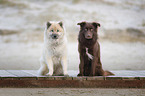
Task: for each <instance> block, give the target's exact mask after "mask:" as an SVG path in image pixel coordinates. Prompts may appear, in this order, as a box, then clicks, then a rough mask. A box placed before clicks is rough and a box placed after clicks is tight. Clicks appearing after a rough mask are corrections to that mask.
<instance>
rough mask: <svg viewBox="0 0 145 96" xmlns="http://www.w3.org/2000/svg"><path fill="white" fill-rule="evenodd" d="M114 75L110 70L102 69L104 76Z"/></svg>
mask: <svg viewBox="0 0 145 96" xmlns="http://www.w3.org/2000/svg"><path fill="white" fill-rule="evenodd" d="M109 75H115V74H113V73H112V72H110V71H104V76H109Z"/></svg>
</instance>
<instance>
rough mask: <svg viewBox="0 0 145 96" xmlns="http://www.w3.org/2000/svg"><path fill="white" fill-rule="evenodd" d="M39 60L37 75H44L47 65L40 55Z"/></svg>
mask: <svg viewBox="0 0 145 96" xmlns="http://www.w3.org/2000/svg"><path fill="white" fill-rule="evenodd" d="M39 62H40V68H39V70H38V75H45V73H46V71H48V68H47V65H46V63H45V62H44V60H43V58H42V57H41V58H40V60H39Z"/></svg>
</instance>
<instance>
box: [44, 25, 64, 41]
mask: <svg viewBox="0 0 145 96" xmlns="http://www.w3.org/2000/svg"><path fill="white" fill-rule="evenodd" d="M64 34H65V32H64V28H63V23H62V22H47V24H46V36H47V38H50V39H53V40H57V39H60V38H63V36H64Z"/></svg>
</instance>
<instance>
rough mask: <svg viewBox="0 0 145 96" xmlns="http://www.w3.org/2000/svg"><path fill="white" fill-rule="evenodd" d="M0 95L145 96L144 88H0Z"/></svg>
mask: <svg viewBox="0 0 145 96" xmlns="http://www.w3.org/2000/svg"><path fill="white" fill-rule="evenodd" d="M0 96H145V89H108V88H106V89H104V88H103V89H102V88H101V89H100V88H99V89H98V88H81V89H80V88H79V89H78V88H0Z"/></svg>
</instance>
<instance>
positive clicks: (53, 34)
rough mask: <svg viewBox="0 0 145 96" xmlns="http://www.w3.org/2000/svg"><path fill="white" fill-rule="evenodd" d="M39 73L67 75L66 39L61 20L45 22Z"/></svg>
mask: <svg viewBox="0 0 145 96" xmlns="http://www.w3.org/2000/svg"><path fill="white" fill-rule="evenodd" d="M40 64H41V67H40V69H39V70H38V74H39V75H49V76H52V75H53V76H68V73H67V39H66V33H65V30H64V27H63V23H62V22H47V24H46V28H45V31H44V46H43V54H42V56H41V58H40Z"/></svg>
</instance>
